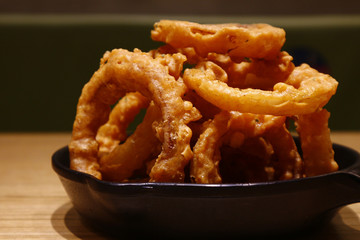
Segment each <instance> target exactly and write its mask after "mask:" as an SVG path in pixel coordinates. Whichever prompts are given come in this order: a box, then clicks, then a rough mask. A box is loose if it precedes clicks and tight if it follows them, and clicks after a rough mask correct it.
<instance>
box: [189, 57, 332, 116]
mask: <svg viewBox="0 0 360 240" xmlns="http://www.w3.org/2000/svg"><path fill="white" fill-rule="evenodd" d="M217 72H218V68H217V69H216V70H214V68H213V67H212V65H209V64H206V63H200V64H199V65H198V66H197V68H194V69H186V70H185V72H184V76H183V79H184V82H185V83H186V84H187V86H188V87H189V88H191V89H194V90H195V91H196V93H197V94H199V95H200V96H202V97H203V98H204V99H206V100H207V101H209V102H211V103H212V104H214V105H215V106H218V107H219V108H221V109H224V110H228V111H239V112H248V113H255V114H270V115H287V116H292V115H299V114H307V113H311V112H314V111H316V109H318V108H319V107H322V106H324V105H325V104H326V103H327V102H328V101H329V99H330V98H331V96H332V95H334V94H335V92H336V89H337V85H338V82H337V81H336V80H335V79H333V78H332V77H330V76H329V75H327V74H323V73H320V72H318V71H316V70H315V69H313V68H311V67H310V66H309V65H307V64H302V65H301V66H299V67H296V68H295V69H294V70H293V71H292V72H291V74H290V75H289V77H288V78H287V79H286V81H285V82H279V83H277V84H275V85H274V88H273V90H272V91H268V90H260V89H252V88H249V89H238V88H232V87H229V86H228V85H227V84H226V83H225V82H224V81H223V80H219V79H218V78H217V75H219V74H218V73H217Z"/></svg>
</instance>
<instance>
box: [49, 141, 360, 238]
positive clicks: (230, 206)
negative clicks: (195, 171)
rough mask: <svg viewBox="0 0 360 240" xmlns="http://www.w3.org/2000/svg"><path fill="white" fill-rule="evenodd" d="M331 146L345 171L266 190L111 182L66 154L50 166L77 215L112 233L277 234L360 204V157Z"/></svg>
mask: <svg viewBox="0 0 360 240" xmlns="http://www.w3.org/2000/svg"><path fill="white" fill-rule="evenodd" d="M296 140H297V139H296ZM297 142H298V141H297ZM333 147H334V151H335V160H336V161H337V162H338V164H339V167H340V169H339V171H337V172H334V173H330V174H326V175H321V176H316V177H308V178H303V179H295V180H287V181H275V182H264V183H248V184H185V183H111V182H105V181H101V180H98V179H96V178H94V177H92V176H90V175H88V174H84V173H81V172H77V171H73V170H71V169H69V151H68V148H67V147H63V148H61V149H59V150H58V151H56V152H55V153H54V155H53V156H52V166H53V169H54V170H55V172H56V173H57V174H58V176H59V178H60V180H61V182H62V184H63V186H64V188H65V190H66V192H67V194H68V195H69V198H70V199H71V201H72V203H73V205H74V208H75V209H76V210H77V212H78V213H79V215H80V216H82V217H83V219H85V220H86V222H87V223H90V224H91V225H92V226H96V227H97V228H98V229H102V230H104V231H105V232H108V233H109V232H114V233H121V234H124V232H128V233H137V232H139V231H141V232H146V233H147V234H150V233H154V234H157V233H160V234H165V233H172V234H174V233H176V235H177V236H181V235H188V236H189V234H192V236H194V235H195V234H196V235H200V236H204V234H205V235H208V236H216V234H221V235H223V234H227V235H251V236H254V235H269V234H271V235H277V234H287V233H292V232H295V231H299V230H301V231H303V230H305V229H308V228H311V227H314V226H319V224H323V223H325V222H328V221H329V220H331V218H332V216H333V215H334V214H335V213H336V212H337V210H338V209H339V208H340V207H342V206H344V205H347V204H350V203H355V202H359V201H360V176H359V175H360V154H359V153H358V152H356V151H354V150H352V149H350V148H348V147H345V146H342V145H339V144H333ZM172 236H174V235H172Z"/></svg>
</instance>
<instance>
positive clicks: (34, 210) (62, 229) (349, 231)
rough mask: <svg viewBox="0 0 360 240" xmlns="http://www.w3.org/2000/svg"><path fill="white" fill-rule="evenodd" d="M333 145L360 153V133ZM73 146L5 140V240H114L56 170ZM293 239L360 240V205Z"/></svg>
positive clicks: (48, 140) (0, 202) (62, 140)
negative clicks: (90, 220)
mask: <svg viewBox="0 0 360 240" xmlns="http://www.w3.org/2000/svg"><path fill="white" fill-rule="evenodd" d="M332 139H333V141H334V142H336V143H340V144H343V145H346V146H349V147H351V148H354V149H356V150H357V151H360V132H358V133H350V132H336V133H333V135H332ZM69 140H70V134H68V133H64V134H62V133H61V134H59V133H55V134H51V133H46V134H12V133H2V134H0V163H1V166H0V239H109V238H106V237H105V236H103V235H101V234H100V233H96V232H94V231H93V230H92V229H90V228H88V227H87V226H85V225H83V223H82V222H81V221H80V218H79V216H78V214H77V213H76V211H75V210H74V208H73V207H72V204H71V203H70V201H69V198H68V197H67V195H66V193H65V191H64V189H63V187H62V185H61V183H60V181H59V179H58V177H57V175H56V174H55V172H54V171H53V170H52V168H51V162H50V158H51V155H52V153H53V152H54V151H55V150H57V149H58V148H60V147H63V146H65V145H66V144H67V143H68V142H69ZM189 239H190V237H189ZM294 239H330V240H331V239H339V240H340V239H341V240H347V239H351V240H358V239H360V203H355V204H351V205H348V206H345V207H343V208H342V209H341V210H340V212H339V213H338V214H337V215H336V216H335V217H334V218H333V220H332V222H331V223H330V224H329V225H327V226H326V227H325V228H323V229H319V230H317V231H315V232H313V233H308V234H306V235H305V236H301V237H300V236H294Z"/></svg>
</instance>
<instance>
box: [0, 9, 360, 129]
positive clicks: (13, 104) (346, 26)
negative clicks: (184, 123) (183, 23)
mask: <svg viewBox="0 0 360 240" xmlns="http://www.w3.org/2000/svg"><path fill="white" fill-rule="evenodd" d="M164 18H167V19H180V20H189V21H197V22H200V23H224V22H238V23H255V22H265V23H269V24H272V25H275V26H278V27H283V28H284V29H285V31H286V33H287V41H286V43H285V46H284V50H287V51H289V52H290V53H291V54H293V55H294V58H295V60H296V61H298V60H300V61H303V62H308V63H309V64H310V65H312V66H313V67H316V68H317V67H319V68H320V69H321V70H324V71H326V72H328V73H330V74H331V75H332V76H333V77H334V78H335V79H336V80H337V81H338V82H339V87H338V91H337V94H336V95H335V96H334V97H333V98H332V99H331V101H330V102H329V104H328V105H327V109H328V110H329V111H330V112H331V113H332V115H331V118H330V127H331V128H332V129H333V130H360V127H359V124H358V123H359V121H360V111H359V110H360V107H359V102H360V101H359V95H358V94H359V93H358V91H359V90H360V77H359V73H358V72H359V68H360V67H359V55H360V48H359V43H360V15H355V16H312V17H301V16H297V17H291V16H288V17H287V16H281V17H276V16H260V17H249V18H246V17H229V16H227V17H220V16H217V17H212V16H208V17H190V16H187V17H182V16H144V15H141V16H140V15H139V16H136V15H128V16H127V15H0V66H1V74H0V80H1V87H0V110H1V111H0V114H1V115H0V131H1V132H35V131H52V132H54V131H71V128H72V123H73V120H74V117H75V109H76V103H77V100H78V97H79V96H80V93H81V89H82V87H83V85H84V84H85V83H86V82H87V81H88V80H89V79H90V77H91V75H92V74H93V72H94V71H96V69H97V68H98V66H99V61H100V58H101V56H102V55H103V53H104V52H105V51H107V50H111V49H114V48H125V49H129V50H132V49H134V48H140V49H141V50H143V51H147V50H149V49H152V48H155V47H157V46H159V45H160V44H159V43H157V42H153V41H152V40H151V38H150V31H151V29H152V26H153V23H154V22H155V21H158V20H159V19H164Z"/></svg>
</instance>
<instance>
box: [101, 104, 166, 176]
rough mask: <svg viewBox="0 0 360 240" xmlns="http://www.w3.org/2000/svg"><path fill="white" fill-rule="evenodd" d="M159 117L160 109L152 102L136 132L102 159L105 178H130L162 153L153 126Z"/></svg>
mask: <svg viewBox="0 0 360 240" xmlns="http://www.w3.org/2000/svg"><path fill="white" fill-rule="evenodd" d="M159 119H161V112H160V109H159V108H158V107H157V106H156V105H155V104H154V103H153V102H152V103H151V104H150V106H149V108H148V109H147V111H146V114H145V117H144V120H143V121H142V122H141V123H140V124H139V125H138V126H137V128H136V129H135V131H134V133H133V134H131V135H130V136H129V137H128V138H127V139H126V141H125V142H124V143H122V144H120V145H117V146H116V147H115V148H114V149H113V150H112V151H111V152H110V153H109V154H107V155H106V156H104V157H103V158H101V159H100V166H101V168H100V171H101V173H102V175H103V179H104V180H108V181H115V182H121V181H123V180H125V179H128V178H129V177H131V176H132V174H133V173H134V171H135V170H138V169H140V168H141V167H142V166H143V165H144V163H145V162H146V161H149V160H152V159H151V157H152V156H154V155H155V156H157V155H158V154H159V153H160V150H159V149H161V144H160V141H159V139H158V138H156V134H155V130H154V129H153V127H152V124H153V122H154V121H157V120H159ZM155 158H156V157H155ZM130 159H131V160H130Z"/></svg>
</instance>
